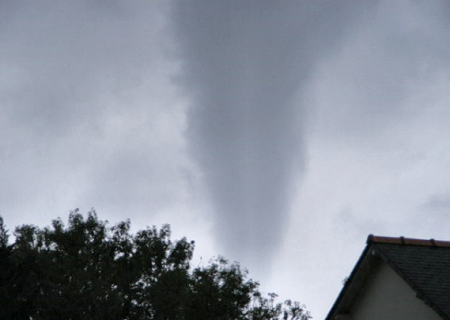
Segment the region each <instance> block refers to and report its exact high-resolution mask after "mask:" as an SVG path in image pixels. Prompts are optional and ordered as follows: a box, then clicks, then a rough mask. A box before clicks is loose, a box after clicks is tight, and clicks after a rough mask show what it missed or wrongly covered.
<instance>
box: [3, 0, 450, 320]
mask: <svg viewBox="0 0 450 320" xmlns="http://www.w3.org/2000/svg"><path fill="white" fill-rule="evenodd" d="M449 30H450V4H449V2H448V1H445V0H442V1H438V0H436V1H427V0H423V1H406V0H405V1H400V0H398V1H390V0H389V1H388V0H386V1H372V0H371V1H344V0H343V1H276V2H274V1H262V0H261V1H238V0H235V1H231V0H230V1H209V0H208V1H207V0H198V1H173V2H168V1H127V2H125V1H57V2H55V1H13V2H5V1H3V2H1V3H0V135H1V139H0V215H2V216H3V217H4V219H5V223H6V224H7V226H8V227H9V229H13V228H14V226H17V225H19V224H23V223H33V224H36V225H39V226H42V227H43V226H46V225H48V224H49V223H50V222H51V219H54V218H56V217H58V216H60V217H62V218H63V219H66V218H67V215H68V213H69V211H70V210H72V209H74V208H80V209H81V211H82V212H83V213H86V212H88V211H89V210H90V209H91V208H92V207H94V208H95V209H96V211H97V213H98V215H99V217H100V219H103V220H109V221H110V222H111V223H115V222H118V221H121V220H124V219H127V218H130V219H131V223H132V226H133V228H134V230H138V229H140V228H144V227H145V226H146V225H148V226H151V225H157V226H160V225H161V224H163V223H169V224H171V226H172V229H173V234H174V238H180V237H182V236H187V237H188V238H189V239H191V240H195V241H196V243H197V247H196V251H197V254H196V259H197V260H199V259H200V258H201V259H203V260H204V261H207V260H208V259H210V258H211V257H213V256H217V255H219V254H221V255H224V256H225V257H228V258H229V259H230V260H231V261H234V260H236V261H239V262H240V263H241V265H242V266H244V267H246V268H248V269H249V271H250V275H251V276H252V277H253V278H255V279H257V280H260V281H261V283H262V285H263V286H262V289H263V290H265V291H274V292H277V293H279V294H280V296H281V298H282V299H284V298H291V299H294V300H299V301H300V302H301V303H303V304H306V306H307V309H308V310H310V311H311V313H312V315H313V317H314V318H315V319H322V318H323V317H324V316H325V315H326V313H327V312H328V310H329V308H330V307H331V305H332V303H333V302H334V299H335V298H336V297H337V294H338V292H339V291H340V289H341V287H342V280H343V279H344V278H345V277H346V276H348V274H349V272H350V271H351V269H352V267H353V265H354V263H355V262H356V260H357V258H358V257H359V254H360V253H361V251H362V250H363V248H364V245H365V240H366V237H367V235H368V234H370V233H374V234H378V235H385V236H401V235H403V236H407V237H418V238H436V239H449V238H450V235H449V233H448V230H450V217H449V214H450V211H449V209H450V179H449V177H450V58H449V57H450V32H449Z"/></svg>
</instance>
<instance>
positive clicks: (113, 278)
mask: <svg viewBox="0 0 450 320" xmlns="http://www.w3.org/2000/svg"><path fill="white" fill-rule="evenodd" d="M14 236H15V240H14V242H13V243H12V244H11V243H9V234H8V231H7V230H6V229H5V226H4V223H3V219H2V218H1V217H0V319H58V320H59V319H71V320H75V319H80V320H81V319H83V320H85V319H108V320H110V319H129V320H134V319H136V320H138V319H139V320H140V319H154V320H172V319H173V320H199V319H205V320H209V319H211V320H215V319H217V320H219V319H223V320H225V319H227V320H228V319H230V320H231V319H233V320H241V319H243V320H244V319H245V320H269V319H270V320H275V319H284V320H287V319H290V320H306V319H309V318H310V316H309V313H308V312H307V311H305V310H304V308H303V307H302V306H301V305H300V304H299V303H298V302H292V301H290V300H288V301H285V302H284V303H276V302H275V298H276V295H275V294H268V295H263V294H261V292H260V291H259V283H258V282H256V281H254V280H252V279H249V278H248V272H247V271H246V270H243V269H241V267H240V266H239V264H238V263H231V264H230V263H229V262H228V261H227V260H226V259H224V258H222V257H219V258H216V259H214V260H212V261H211V262H209V263H208V264H207V265H206V266H199V267H196V268H192V266H191V261H192V256H193V252H194V242H193V241H188V240H187V239H186V238H182V239H180V240H175V241H173V240H171V230H170V226H169V225H164V226H162V227H161V228H160V229H157V228H156V227H152V228H149V227H147V228H146V229H144V230H140V231H138V232H137V233H136V234H132V233H131V232H130V221H123V222H120V223H118V224H116V225H114V226H109V225H108V223H107V222H106V221H101V220H99V219H98V217H97V214H96V213H95V211H91V212H89V213H88V214H87V216H86V218H85V217H84V216H83V215H82V214H80V212H79V210H78V209H77V210H74V211H73V212H71V213H70V215H69V218H68V223H67V226H66V225H65V224H64V223H63V221H62V220H61V219H60V218H59V219H56V220H53V221H52V224H51V226H50V227H46V228H43V229H41V228H38V227H36V226H33V225H22V226H19V227H17V228H16V229H15V232H14Z"/></svg>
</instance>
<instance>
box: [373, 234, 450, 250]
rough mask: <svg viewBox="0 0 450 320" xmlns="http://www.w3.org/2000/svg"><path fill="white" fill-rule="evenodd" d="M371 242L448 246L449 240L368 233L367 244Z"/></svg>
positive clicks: (449, 245)
mask: <svg viewBox="0 0 450 320" xmlns="http://www.w3.org/2000/svg"><path fill="white" fill-rule="evenodd" d="M371 243H383V244H397V245H407V246H427V247H444V248H450V241H442V240H435V239H429V240H426V239H415V238H405V237H399V238H394V237H382V236H375V235H373V234H370V235H369V236H368V237H367V244H371Z"/></svg>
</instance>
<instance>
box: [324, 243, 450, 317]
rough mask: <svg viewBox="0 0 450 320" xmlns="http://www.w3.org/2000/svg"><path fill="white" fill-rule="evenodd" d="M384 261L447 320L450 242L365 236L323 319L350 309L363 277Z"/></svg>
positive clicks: (449, 307)
mask: <svg viewBox="0 0 450 320" xmlns="http://www.w3.org/2000/svg"><path fill="white" fill-rule="evenodd" d="M382 262H385V263H387V264H388V265H389V266H390V267H391V268H392V269H393V270H394V271H395V272H396V273H397V274H398V275H399V276H400V277H401V278H403V280H404V281H405V282H406V283H407V284H408V285H409V286H410V287H411V288H412V289H413V290H414V291H415V292H416V295H417V297H418V298H419V299H421V300H423V301H424V302H425V303H426V304H427V305H429V306H430V307H431V308H432V309H433V310H434V311H436V313H437V314H438V315H439V316H440V317H441V318H442V319H446V320H450V242H449V241H438V240H434V239H430V240H422V239H411V238H404V237H400V238H391V237H379V236H374V235H369V237H368V238H367V246H366V248H365V250H364V251H363V253H362V255H361V257H360V258H359V260H358V262H357V263H356V265H355V267H354V269H353V271H352V273H351V274H350V277H349V278H348V280H347V281H346V283H345V285H344V287H343V288H342V290H341V293H340V294H339V296H338V298H337V299H336V302H335V303H334V305H333V307H332V308H331V310H330V312H329V314H328V316H327V317H326V320H335V319H336V318H335V317H336V316H337V315H345V314H347V313H349V312H350V307H351V305H352V302H353V300H354V298H355V297H356V295H357V294H358V292H359V290H360V289H361V287H362V286H363V284H364V281H365V280H366V278H367V276H368V275H369V274H370V272H371V271H372V270H374V268H376V267H377V266H378V265H379V264H380V263H382Z"/></svg>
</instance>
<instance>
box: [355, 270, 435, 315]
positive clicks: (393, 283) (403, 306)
mask: <svg viewBox="0 0 450 320" xmlns="http://www.w3.org/2000/svg"><path fill="white" fill-rule="evenodd" d="M362 291H363V292H362V293H361V294H360V295H359V297H358V298H357V300H356V301H355V304H354V305H353V308H352V310H351V319H352V320H391V319H392V320H393V319H395V320H442V319H441V318H440V317H439V316H438V315H437V313H436V312H435V311H434V310H433V309H431V308H430V307H429V306H428V305H426V304H425V303H424V302H423V301H422V300H420V299H418V298H417V297H416V293H415V292H414V290H413V289H411V288H410V287H409V286H408V285H407V284H406V282H405V281H404V280H403V279H402V278H400V276H398V275H397V274H396V273H395V272H394V271H393V270H392V269H391V268H390V267H389V266H388V265H387V264H385V263H383V264H382V265H381V266H380V268H379V270H377V271H376V272H374V274H373V277H372V278H371V279H369V281H368V282H367V283H366V285H365V286H364V289H363V290H362Z"/></svg>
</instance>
